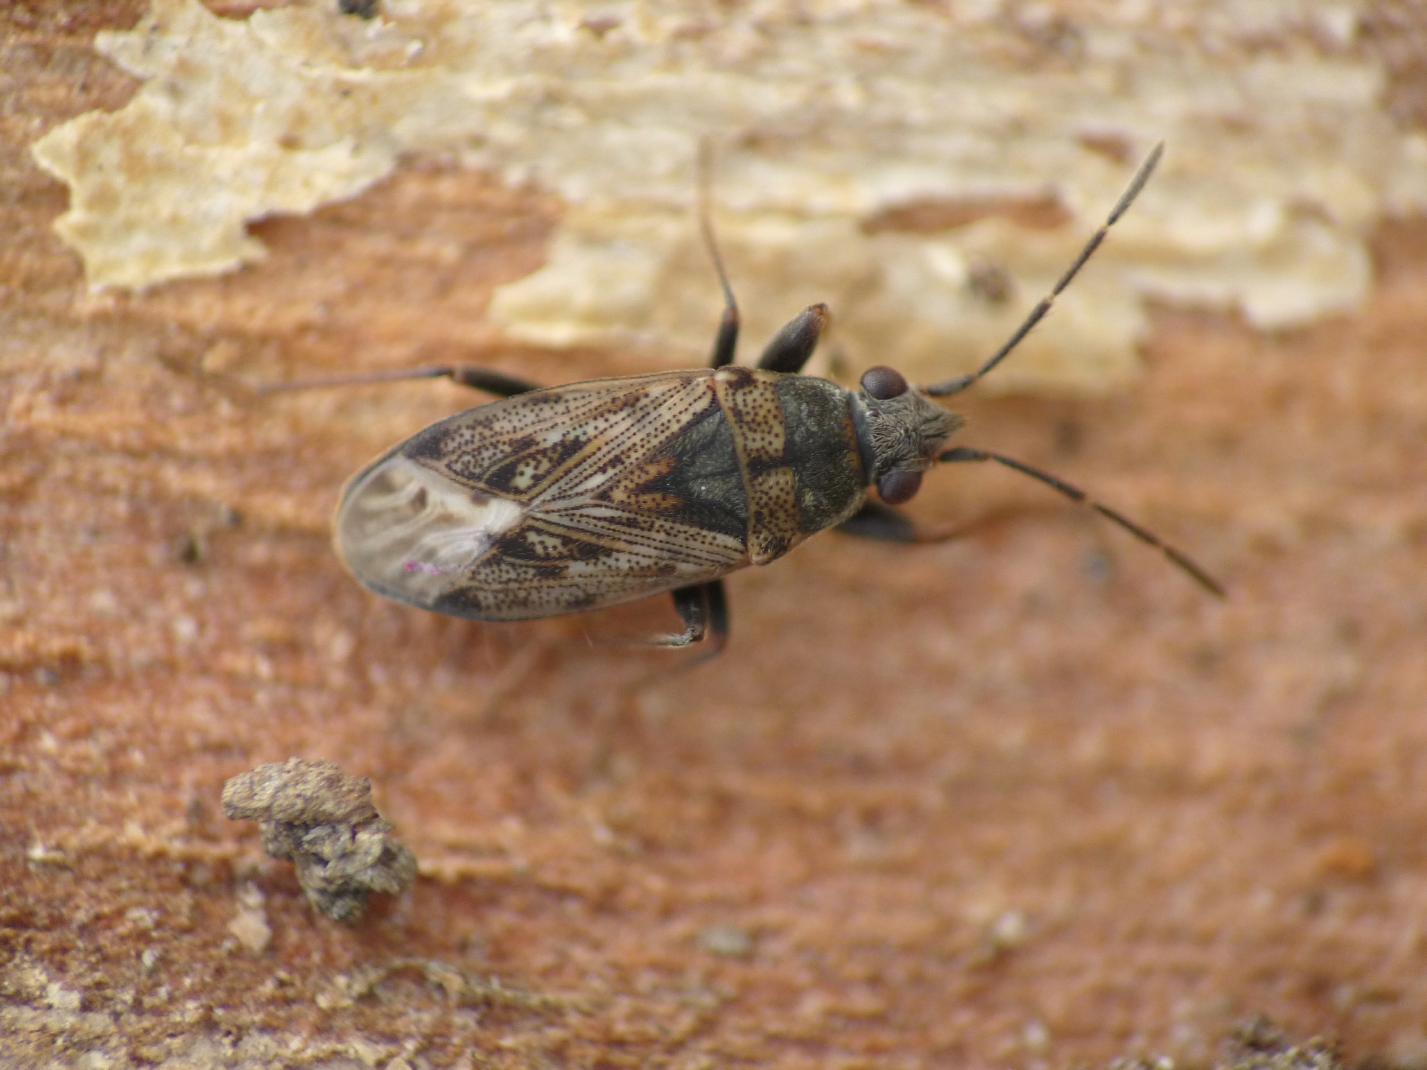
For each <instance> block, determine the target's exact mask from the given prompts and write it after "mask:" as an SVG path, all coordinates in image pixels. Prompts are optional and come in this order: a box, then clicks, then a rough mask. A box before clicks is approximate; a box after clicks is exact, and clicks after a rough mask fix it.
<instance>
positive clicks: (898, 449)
mask: <svg viewBox="0 0 1427 1070" xmlns="http://www.w3.org/2000/svg"><path fill="white" fill-rule="evenodd" d="M861 385H862V389H861V391H860V393H859V395H858V396H859V398H860V399H861V401H862V404H863V405H864V406H866V411H867V432H868V436H869V438H870V440H871V447H872V472H871V477H872V478H871V480H870V482H871V483H872V484H873V485H874V486H876V488H877V494H878V496H879V497H880V498H881V499H882V500H883V501H884V502H886V503H887V504H888V505H900V504H901V503H902V502H905V501H907V500H909V499H910V498H911V497H912V496H913V495H914V494H916V493H917V491H918V490H919V489H920V488H921V485H922V473H923V472H925V471H926V470H927V469H928V468H930V467H931V466H932V465H934V464H936V462H937V455H938V454H939V453H940V452H941V451H942V448H943V447H944V446H945V444H946V440H947V439H948V438H950V437H951V436H952V434H953V433H954V432H955V431H956V429H957V428H958V427H960V426H961V424H962V419H961V417H960V416H958V415H956V413H954V412H948V411H947V410H946V409H943V408H942V407H941V406H940V405H938V404H937V403H936V402H934V401H932V400H931V399H930V398H929V397H927V396H926V395H925V394H923V393H922V392H921V391H920V390H918V389H917V388H916V387H914V386H912V385H911V384H909V383H908V382H907V380H906V377H905V376H903V375H902V373H901V372H899V371H897V370H895V369H893V368H887V367H884V366H881V365H879V366H877V367H875V368H868V369H867V371H866V372H865V373H863V376H862V384H861Z"/></svg>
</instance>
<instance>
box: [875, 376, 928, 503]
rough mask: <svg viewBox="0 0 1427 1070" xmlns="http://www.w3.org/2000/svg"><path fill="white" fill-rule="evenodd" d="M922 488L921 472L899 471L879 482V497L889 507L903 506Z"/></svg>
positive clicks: (888, 474) (891, 473) (890, 473)
mask: <svg viewBox="0 0 1427 1070" xmlns="http://www.w3.org/2000/svg"><path fill="white" fill-rule="evenodd" d="M893 374H894V375H895V374H896V373H895V372H894V373H893ZM921 488H922V474H921V473H920V472H908V471H906V470H897V471H892V472H888V473H887V474H886V475H885V476H883V477H882V478H881V479H879V480H877V495H878V497H880V498H881V499H882V500H883V501H884V502H886V503H887V504H888V505H901V504H902V503H903V502H907V501H911V500H912V498H913V497H914V496H915V495H916V493H917V491H919V490H921Z"/></svg>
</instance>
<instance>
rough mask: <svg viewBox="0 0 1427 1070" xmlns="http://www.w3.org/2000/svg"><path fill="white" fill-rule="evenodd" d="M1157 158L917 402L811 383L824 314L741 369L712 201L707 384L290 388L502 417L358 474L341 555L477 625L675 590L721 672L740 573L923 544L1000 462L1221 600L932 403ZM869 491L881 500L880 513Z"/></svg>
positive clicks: (688, 636)
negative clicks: (926, 496)
mask: <svg viewBox="0 0 1427 1070" xmlns="http://www.w3.org/2000/svg"><path fill="white" fill-rule="evenodd" d="M1162 152H1163V145H1157V146H1156V147H1155V148H1154V150H1153V151H1152V152H1151V153H1150V155H1149V156H1148V157H1147V158H1146V160H1145V161H1144V163H1143V164H1141V166H1140V168H1139V170H1138V171H1137V172H1136V174H1135V176H1134V178H1133V179H1132V180H1131V181H1130V183H1129V185H1128V186H1127V187H1126V189H1125V191H1124V192H1123V193H1122V194H1121V195H1120V199H1119V200H1118V201H1117V202H1116V204H1115V207H1114V208H1113V210H1112V211H1111V212H1110V214H1109V216H1108V217H1107V218H1106V220H1105V222H1104V223H1103V224H1101V226H1100V228H1099V229H1098V230H1096V232H1095V233H1094V235H1093V236H1092V237H1091V238H1090V240H1089V241H1088V242H1087V243H1086V244H1085V246H1084V247H1083V248H1082V249H1081V250H1080V253H1079V254H1078V255H1077V256H1076V258H1075V259H1074V261H1073V262H1072V263H1071V264H1070V266H1069V267H1068V268H1067V269H1066V270H1065V272H1064V274H1062V275H1061V277H1060V278H1059V280H1058V281H1057V282H1056V283H1055V285H1054V286H1052V287H1051V289H1050V290H1049V292H1048V293H1047V294H1046V295H1045V296H1044V297H1043V298H1041V300H1040V301H1039V302H1038V303H1037V304H1036V305H1035V306H1034V308H1032V309H1031V311H1030V313H1029V314H1028V315H1027V316H1026V318H1025V319H1024V320H1023V321H1022V322H1021V324H1020V326H1019V327H1017V328H1016V330H1015V331H1014V332H1013V333H1012V334H1011V336H1010V338H1008V339H1007V340H1006V342H1005V343H1004V344H1003V345H1002V346H1001V347H1000V348H999V349H998V350H996V352H995V353H993V354H992V355H991V357H990V358H989V359H987V360H986V361H985V362H984V363H982V364H981V366H980V367H978V368H977V369H976V370H975V371H973V372H970V373H967V374H964V375H960V376H957V377H955V378H952V379H947V380H944V381H942V382H938V383H933V384H931V385H929V386H925V387H921V388H918V387H914V386H912V385H910V384H908V382H907V380H906V378H905V377H904V376H903V375H902V374H901V373H900V372H898V371H895V370H894V369H892V368H888V367H883V366H878V367H874V368H871V369H869V370H868V371H867V372H866V373H865V374H864V375H863V376H862V379H861V383H860V387H859V389H857V390H855V391H854V390H846V389H844V388H843V387H841V386H838V385H837V384H835V383H833V382H830V381H828V380H826V379H819V378H815V377H812V376H808V375H803V374H800V373H801V371H802V369H803V366H804V365H805V364H806V362H807V360H808V358H809V357H810V356H811V355H812V352H813V349H814V347H815V346H816V344H817V341H818V337H819V335H821V333H822V331H823V329H824V327H825V326H826V325H827V322H828V309H827V306H826V305H822V304H815V305H811V306H809V307H808V308H806V309H804V310H803V311H802V312H801V313H799V314H798V315H797V316H796V317H795V318H794V319H793V320H792V321H790V322H789V323H788V324H787V325H786V326H785V327H783V328H782V329H781V330H780V331H779V332H778V333H777V334H776V335H774V337H773V339H772V341H770V342H769V343H768V346H767V348H765V349H764V351H763V354H762V356H761V358H760V359H759V361H758V364H757V367H755V368H747V367H740V366H738V365H735V364H734V363H733V359H734V350H735V348H736V345H737V341H738V331H739V313H738V304H737V302H736V301H735V299H734V295H733V288H732V286H731V285H730V283H729V281H728V274H727V272H726V270H725V269H724V265H723V260H722V257H721V256H720V254H719V250H718V245H717V242H716V241H715V238H714V234H713V228H712V225H711V224H710V222H709V214H708V208H707V194H706V191H705V189H704V187H702V186H701V211H700V225H701V230H702V235H703V239H704V243H705V245H706V246H707V248H708V252H709V255H710V258H711V259H712V261H713V266H714V270H715V271H716V273H717V275H718V282H719V285H720V287H721V288H722V290H723V300H724V309H723V315H722V319H721V320H720V323H719V326H718V332H717V335H716V337H715V341H714V345H713V355H712V359H711V361H710V363H709V366H708V367H705V368H702V369H698V370H690V371H668V372H656V373H653V374H649V375H634V376H627V377H622V378H611V379H594V380H590V381H588V382H579V383H571V384H569V385H566V386H556V387H549V388H542V387H539V386H537V385H536V384H534V383H529V382H526V381H524V380H522V379H517V378H512V377H510V376H507V375H503V374H500V373H498V372H494V371H490V370H487V369H483V368H477V367H470V366H463V365H449V366H441V367H433V368H424V369H415V370H411V371H402V372H397V373H394V374H382V373H378V374H376V375H371V376H348V377H344V378H341V379H333V380H326V381H325V382H308V383H303V384H294V385H296V386H315V385H332V384H336V383H352V382H374V381H391V380H397V379H417V378H448V379H451V380H453V381H455V382H457V383H460V384H462V385H465V386H469V387H473V388H475V389H477V390H481V391H484V392H486V393H489V394H495V395H498V396H499V397H500V398H501V399H502V400H497V401H493V402H490V403H487V404H484V405H480V406H478V407H476V408H473V409H469V410H467V411H465V412H462V413H459V414H457V415H455V416H451V417H448V418H446V419H444V420H441V421H439V422H438V423H436V424H433V425H432V426H430V427H428V428H426V429H425V430H423V431H419V432H417V433H416V434H415V435H413V436H412V437H411V438H409V439H407V440H406V441H404V442H402V443H400V444H398V445H397V446H395V447H393V448H392V449H390V450H389V451H387V452H386V453H385V454H383V455H382V456H381V457H379V458H377V460H375V461H374V462H372V463H371V464H369V465H368V466H367V467H366V468H364V469H363V470H362V471H360V472H359V473H358V474H357V475H356V476H354V477H353V478H352V479H351V481H350V482H349V483H348V484H347V486H346V489H345V490H344V491H343V493H342V498H341V503H340V505H339V506H338V510H337V516H336V524H335V528H336V530H335V543H336V547H337V551H338V553H339V555H340V556H341V558H342V560H343V561H344V562H345V564H346V566H347V568H348V569H350V571H351V572H352V574H353V575H354V576H355V577H356V578H357V579H358V580H359V581H360V582H361V583H363V584H364V585H365V586H367V587H368V588H370V589H371V590H373V591H375V592H377V593H378V594H382V595H385V596H387V597H388V598H393V599H395V600H397V601H399V602H405V603H407V604H408V605H413V606H418V607H420V608H422V609H428V610H433V611H435V612H438V613H445V614H449V615H452V616H456V617H465V618H469V619H473V620H484V621H504V620H523V619H531V618H536V617H549V616H556V615H559V614H564V613H575V612H579V611H583V610H591V609H599V608H603V607H605V606H612V605H616V604H618V603H622V602H628V601H632V600H634V599H638V598H644V597H646V596H648V595H654V594H660V593H666V592H668V593H672V595H673V600H674V606H675V609H676V610H677V611H678V614H679V616H680V618H681V619H682V621H683V624H684V628H683V630H682V631H681V632H678V633H674V634H671V635H666V636H662V637H660V638H658V639H656V640H655V643H656V644H657V645H662V646H671V647H682V646H689V645H691V644H695V643H700V642H703V641H705V640H708V641H709V645H708V647H707V648H706V649H707V650H708V653H709V655H710V656H711V655H712V654H714V653H717V652H718V651H719V650H720V649H721V648H722V646H723V644H724V643H725V641H726V639H727V636H728V630H729V619H728V608H727V601H726V598H725V594H724V587H723V577H724V576H726V575H727V574H728V573H730V572H733V571H735V570H736V569H740V568H743V567H745V566H747V565H766V564H768V563H769V562H772V561H775V560H777V559H778V558H780V557H782V556H783V555H784V554H786V553H787V552H788V551H789V550H791V549H792V548H793V547H794V546H796V545H798V543H800V542H802V541H803V540H804V539H806V538H807V537H808V536H810V535H813V534H815V533H817V532H819V531H823V530H825V529H827V528H838V529H839V530H842V531H844V532H847V533H849V534H853V535H859V536H863V537H868V538H875V539H883V540H890V541H897V542H914V541H920V538H919V536H918V534H917V532H916V529H915V528H914V526H913V525H912V524H911V522H910V521H909V520H908V519H907V518H906V517H904V516H903V515H902V514H901V513H899V512H897V511H896V510H895V509H893V508H891V507H892V506H896V505H901V504H903V503H905V502H907V501H908V500H910V499H911V498H912V497H913V496H914V495H915V494H916V493H917V491H918V489H919V488H920V486H921V482H922V474H923V472H925V471H926V470H927V469H928V468H930V467H932V466H933V465H935V464H941V463H953V462H972V461H975V462H983V461H989V462H994V463H995V464H998V465H1002V466H1004V467H1006V468H1009V469H1011V470H1013V471H1016V472H1019V473H1021V474H1022V475H1025V476H1029V477H1030V478H1032V479H1035V480H1039V481H1040V482H1041V483H1043V484H1045V485H1046V486H1048V487H1050V488H1051V489H1053V490H1055V491H1057V492H1058V493H1060V494H1062V495H1064V496H1065V497H1067V498H1069V499H1071V500H1072V501H1075V502H1077V503H1079V504H1081V505H1084V506H1086V507H1088V508H1090V509H1093V510H1094V511H1096V512H1097V513H1099V514H1100V515H1102V516H1104V517H1106V518H1107V519H1108V520H1110V521H1111V522H1112V523H1114V524H1116V525H1117V526H1119V527H1121V528H1123V529H1124V530H1125V531H1128V532H1129V533H1130V534H1131V535H1133V536H1134V537H1135V538H1137V539H1139V540H1140V541H1141V542H1143V543H1146V544H1148V545H1149V546H1152V547H1155V548H1157V549H1158V550H1159V551H1160V552H1161V553H1163V554H1164V555H1165V557H1166V558H1168V560H1169V561H1170V562H1172V563H1173V564H1174V565H1175V566H1176V567H1178V568H1179V569H1181V570H1182V571H1183V572H1185V573H1186V574H1187V575H1188V576H1189V577H1190V578H1191V579H1193V580H1194V581H1195V582H1196V583H1198V584H1199V585H1200V586H1201V587H1203V588H1204V589H1205V590H1207V591H1208V592H1210V593H1211V594H1214V595H1218V596H1222V595H1223V589H1222V588H1221V587H1220V586H1219V584H1218V583H1217V582H1215V580H1214V579H1212V578H1211V577H1210V576H1209V574H1208V573H1207V572H1205V571H1204V569H1202V568H1201V567H1200V566H1199V565H1197V564H1196V563H1195V562H1194V561H1193V560H1191V559H1190V558H1189V557H1188V556H1186V555H1185V554H1183V553H1182V552H1180V551H1179V550H1177V549H1175V548H1174V547H1172V546H1170V545H1169V544H1168V543H1165V542H1164V541H1162V540H1161V539H1160V538H1159V537H1158V536H1156V535H1154V534H1153V533H1152V532H1150V531H1149V530H1148V529H1146V528H1144V527H1142V526H1141V525H1139V524H1137V523H1136V522H1134V521H1133V520H1131V519H1129V518H1128V517H1126V516H1125V515H1124V514H1123V513H1120V512H1118V511H1116V510H1115V509H1112V508H1111V507H1109V506H1108V505H1104V504H1103V503H1101V502H1099V501H1097V500H1095V499H1093V498H1090V497H1089V496H1087V495H1086V494H1085V492H1084V491H1082V490H1080V489H1079V488H1078V487H1075V486H1073V485H1071V484H1070V483H1067V482H1065V481H1064V480H1062V479H1060V478H1059V477H1057V476H1054V475H1051V474H1050V473H1048V472H1045V471H1042V470H1040V469H1038V468H1035V467H1033V466H1031V465H1029V464H1025V463H1023V462H1021V461H1018V460H1015V459H1014V458H1012V457H1008V456H1006V455H1004V454H1001V453H994V452H992V451H990V450H982V449H976V448H974V447H971V446H949V445H948V440H949V439H950V438H951V436H952V435H953V434H954V433H955V432H956V431H957V430H958V429H959V428H960V427H961V426H962V423H963V420H962V418H961V417H960V416H958V415H957V414H955V413H953V412H950V411H948V410H946V409H943V408H941V406H940V405H938V404H937V403H936V402H935V401H934V400H933V399H936V398H943V397H950V396H952V395H954V394H958V393H960V392H961V391H963V390H965V389H967V388H968V387H970V386H973V385H974V384H975V383H977V382H979V381H980V380H981V379H982V378H983V377H984V376H985V375H986V374H987V373H989V372H990V371H991V370H992V369H994V368H995V367H996V366H997V365H999V364H1000V363H1001V362H1002V361H1003V360H1004V359H1005V358H1006V357H1007V356H1008V355H1009V354H1010V353H1011V352H1012V351H1013V350H1014V349H1015V348H1016V346H1017V345H1019V344H1020V342H1021V341H1022V340H1023V339H1024V338H1025V337H1026V335H1027V334H1029V333H1030V332H1031V331H1032V330H1033V329H1034V328H1035V326H1036V325H1037V324H1038V323H1040V321H1041V320H1042V319H1043V318H1044V317H1045V315H1046V313H1048V312H1049V311H1050V309H1051V306H1052V305H1053V303H1054V302H1055V299H1056V298H1057V297H1058V296H1059V295H1060V294H1061V293H1062V292H1063V291H1064V290H1065V288H1066V287H1067V286H1069V285H1070V283H1071V281H1072V280H1073V279H1074V278H1075V276H1076V275H1077V274H1078V273H1079V271H1080V270H1081V268H1083V267H1084V266H1085V264H1086V262H1087V261H1088V260H1089V259H1090V257H1091V256H1092V255H1093V254H1094V252H1095V250H1096V249H1097V248H1099V246H1100V244H1101V242H1103V241H1104V239H1105V237H1106V235H1107V234H1108V233H1109V231H1110V228H1111V227H1113V226H1114V224H1115V223H1116V222H1117V221H1118V220H1119V219H1120V217H1121V216H1122V215H1124V213H1125V212H1126V210H1128V208H1129V207H1130V205H1131V203H1133V201H1134V200H1135V198H1136V197H1137V196H1138V195H1139V193H1140V191H1141V190H1142V189H1143V188H1144V186H1145V183H1146V182H1147V181H1148V180H1149V177H1150V174H1151V173H1152V172H1153V170H1154V168H1155V166H1156V165H1157V164H1158V163H1159V160H1160V156H1161V154H1162ZM703 170H704V174H706V173H707V168H706V167H705V168H704V169H703ZM873 488H875V489H876V491H877V498H878V499H880V501H879V500H874V499H872V498H870V497H869V491H870V490H872V489H873Z"/></svg>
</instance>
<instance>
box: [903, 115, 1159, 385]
mask: <svg viewBox="0 0 1427 1070" xmlns="http://www.w3.org/2000/svg"><path fill="white" fill-rule="evenodd" d="M1163 155H1164V142H1163V141H1161V142H1160V143H1159V144H1158V145H1156V146H1155V147H1154V148H1153V149H1152V150H1151V151H1150V154H1149V156H1147V157H1146V158H1145V162H1144V163H1142V164H1140V169H1139V170H1138V171H1136V172H1135V177H1134V178H1132V179H1131V180H1130V184H1129V185H1128V186H1127V187H1126V188H1125V192H1124V193H1122V194H1120V199H1119V201H1117V202H1116V204H1115V207H1114V209H1113V210H1112V211H1111V212H1110V215H1109V217H1108V218H1107V219H1106V220H1105V222H1104V223H1102V224H1101V226H1100V229H1099V230H1097V231H1096V232H1095V233H1094V234H1093V235H1092V236H1091V238H1090V240H1089V241H1088V242H1086V243H1085V247H1084V248H1083V249H1081V250H1080V255H1079V256H1077V257H1076V258H1075V261H1074V263H1072V264H1071V265H1070V267H1069V268H1067V269H1066V271H1065V274H1064V275H1062V276H1061V277H1060V281H1058V282H1057V283H1056V284H1055V285H1054V286H1052V287H1051V289H1050V293H1048V294H1046V295H1045V296H1044V297H1042V298H1041V299H1040V301H1039V303H1037V305H1036V307H1035V308H1033V309H1031V312H1030V315H1028V316H1027V317H1026V318H1025V319H1024V320H1022V321H1021V325H1020V326H1019V327H1017V328H1016V330H1015V333H1014V334H1012V335H1011V337H1010V338H1008V339H1006V341H1005V343H1004V344H1003V345H1002V346H1001V348H1000V349H998V350H996V352H995V353H993V354H991V359H990V360H988V361H986V363H985V364H983V365H981V367H979V368H977V369H976V370H975V371H974V372H970V373H968V374H966V375H958V376H957V377H956V378H955V379H948V380H946V381H945V382H942V383H935V384H933V385H932V386H927V387H923V388H922V393H924V394H928V395H930V396H931V397H934V398H944V397H949V396H951V395H952V394H959V393H961V392H962V391H963V390H965V389H966V388H967V387H968V386H971V385H972V384H974V383H975V382H976V381H977V380H979V379H980V378H981V377H982V376H983V375H985V374H986V373H987V372H989V371H990V370H991V369H992V368H994V367H996V365H998V364H1000V363H1001V361H1003V360H1005V359H1006V357H1008V356H1009V355H1010V354H1011V351H1012V350H1014V349H1015V348H1016V347H1017V346H1018V345H1020V344H1021V342H1022V341H1023V340H1024V339H1025V337H1026V335H1028V334H1030V333H1031V331H1032V330H1034V329H1035V326H1036V324H1038V323H1040V321H1041V320H1043V319H1045V314H1046V313H1047V312H1049V311H1050V309H1051V306H1052V305H1054V304H1055V299H1056V298H1057V297H1059V296H1060V295H1061V293H1062V292H1063V291H1064V290H1065V288H1066V287H1067V286H1069V285H1070V282H1071V280H1072V279H1074V278H1075V276H1076V275H1078V274H1079V273H1080V269H1081V268H1083V267H1084V266H1085V262H1086V261H1087V260H1089V259H1090V258H1091V257H1092V256H1094V255H1095V250H1096V249H1098V248H1100V243H1101V242H1103V241H1104V240H1105V235H1107V234H1108V233H1110V228H1111V227H1113V226H1114V225H1115V224H1116V223H1118V222H1119V221H1120V217H1121V216H1122V215H1124V214H1125V212H1126V211H1128V210H1129V207H1130V205H1131V204H1133V203H1134V201H1135V198H1136V197H1138V196H1139V195H1140V190H1142V189H1144V188H1145V183H1146V182H1148V181H1149V180H1150V175H1151V174H1152V173H1153V172H1154V169H1155V167H1156V166H1157V165H1158V164H1159V160H1160V157H1161V156H1163Z"/></svg>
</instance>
